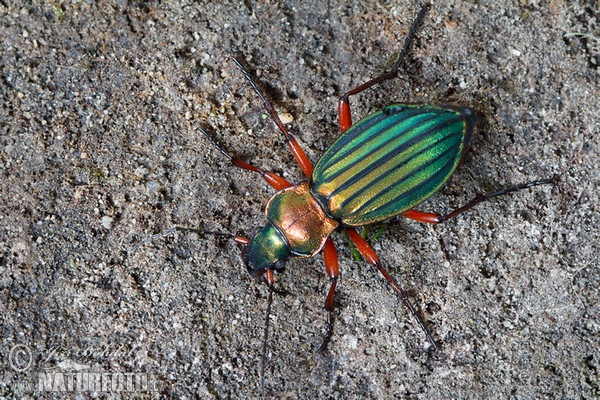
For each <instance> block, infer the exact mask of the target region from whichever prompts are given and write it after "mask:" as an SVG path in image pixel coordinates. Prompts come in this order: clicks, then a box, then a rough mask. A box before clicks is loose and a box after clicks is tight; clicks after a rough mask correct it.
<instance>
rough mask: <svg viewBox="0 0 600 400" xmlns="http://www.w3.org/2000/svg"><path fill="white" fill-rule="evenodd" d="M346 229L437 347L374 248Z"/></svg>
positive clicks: (350, 229)
mask: <svg viewBox="0 0 600 400" xmlns="http://www.w3.org/2000/svg"><path fill="white" fill-rule="evenodd" d="M347 231H348V236H349V237H350V240H351V241H352V243H354V245H355V246H356V248H357V249H358V251H359V252H360V253H361V254H362V256H363V257H364V259H365V260H366V261H367V262H368V263H369V264H371V265H372V266H374V267H375V268H377V269H378V270H379V272H381V274H382V275H383V277H384V278H385V279H386V280H387V281H388V282H389V283H390V284H391V285H392V288H393V289H394V290H395V291H396V293H397V294H398V296H399V297H400V300H402V302H403V303H404V304H405V305H406V307H408V309H409V310H410V312H411V313H412V315H413V316H414V317H415V318H416V319H417V322H418V323H419V325H420V326H421V329H423V331H424V332H425V336H427V340H429V342H430V343H431V345H432V346H433V348H434V349H435V348H437V345H436V344H435V340H434V339H433V336H431V333H430V332H429V329H427V326H425V322H424V321H423V319H422V318H421V316H420V315H419V313H418V312H417V309H416V308H415V307H414V306H413V304H412V303H411V302H410V299H409V298H408V295H407V294H406V292H405V291H404V290H403V289H402V288H401V287H400V285H399V284H398V282H396V280H395V279H394V278H392V276H391V275H390V274H389V273H388V272H387V270H386V269H385V268H383V266H382V265H381V261H379V257H378V256H377V254H376V253H375V250H373V248H372V247H371V245H370V244H369V243H368V242H367V241H366V240H365V239H363V238H362V236H360V235H359V234H358V232H356V230H354V229H353V228H348V229H347Z"/></svg>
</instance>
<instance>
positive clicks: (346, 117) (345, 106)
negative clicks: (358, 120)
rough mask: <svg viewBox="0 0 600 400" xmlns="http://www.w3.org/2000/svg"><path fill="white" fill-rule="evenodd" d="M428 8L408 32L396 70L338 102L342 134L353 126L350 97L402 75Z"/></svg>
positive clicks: (350, 92)
mask: <svg viewBox="0 0 600 400" xmlns="http://www.w3.org/2000/svg"><path fill="white" fill-rule="evenodd" d="M428 7H429V6H428V5H423V6H422V7H421V9H420V10H419V13H418V14H417V17H416V18H415V21H414V22H413V24H412V27H411V28H410V31H409V32H408V36H406V39H405V40H404V46H402V50H401V51H400V55H399V56H398V59H397V60H396V63H395V64H394V68H393V69H392V70H391V71H390V72H388V73H385V74H383V75H380V76H378V77H377V78H374V79H371V80H370V81H368V82H367V83H364V84H362V85H360V86H358V87H356V88H354V89H352V90H350V91H349V92H346V93H344V94H343V95H342V97H340V100H339V102H338V121H339V126H340V132H342V133H344V132H346V130H348V128H350V127H351V126H352V115H351V113H350V96H352V95H355V94H358V93H360V92H362V91H364V90H367V89H368V88H370V87H371V86H373V85H376V84H378V83H380V82H383V81H387V80H389V79H394V78H397V77H398V76H399V75H400V66H401V65H402V62H403V61H404V56H405V55H406V51H407V50H408V45H409V44H410V41H411V40H412V38H413V36H414V34H415V30H416V29H417V26H419V24H420V23H421V20H422V19H423V15H424V14H425V11H427V8H428Z"/></svg>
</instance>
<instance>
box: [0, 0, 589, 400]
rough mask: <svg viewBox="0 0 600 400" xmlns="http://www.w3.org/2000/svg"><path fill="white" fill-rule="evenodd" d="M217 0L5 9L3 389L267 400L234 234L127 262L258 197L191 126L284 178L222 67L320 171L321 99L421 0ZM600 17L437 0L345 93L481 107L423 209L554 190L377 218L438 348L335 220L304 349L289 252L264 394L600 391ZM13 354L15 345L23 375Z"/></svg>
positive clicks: (311, 284)
mask: <svg viewBox="0 0 600 400" xmlns="http://www.w3.org/2000/svg"><path fill="white" fill-rule="evenodd" d="M220 3H224V4H216V2H214V3H213V2H210V1H209V2H207V1H204V0H199V1H196V2H187V1H173V2H165V3H163V2H155V1H148V2H145V1H144V2H130V3H129V2H125V1H120V2H99V3H92V2H77V3H75V4H70V3H67V2H65V3H61V2H11V1H5V2H1V3H0V37H2V43H1V45H0V53H1V61H0V91H1V97H0V174H1V176H2V198H1V199H0V310H1V324H0V330H1V342H0V362H1V363H0V371H1V372H2V376H1V378H2V379H0V397H3V398H17V397H23V396H30V397H34V396H35V397H43V398H44V397H48V398H51V397H55V398H62V397H65V394H64V393H54V392H39V391H35V390H37V376H38V375H37V374H38V373H39V372H44V371H63V372H64V371H107V372H144V373H148V374H151V375H152V376H153V377H154V378H155V379H156V380H157V382H158V391H156V392H151V393H142V394H141V395H142V396H144V397H156V398H158V397H173V398H193V397H199V398H248V397H257V396H259V394H260V392H259V377H260V357H261V346H262V345H261V343H262V332H263V324H264V315H265V309H266V293H267V290H266V287H265V286H264V285H261V284H260V283H259V282H256V281H253V280H251V279H250V278H248V277H247V275H246V272H245V267H244V266H243V265H242V263H241V258H240V251H239V249H238V248H237V246H236V245H235V244H233V243H230V242H228V241H226V240H224V239H216V238H214V237H210V236H208V237H201V236H198V235H196V234H175V235H168V236H165V237H162V238H159V239H156V240H154V241H153V242H152V243H149V244H146V245H145V246H143V247H142V248H141V249H140V250H138V251H137V252H135V253H133V254H129V253H128V252H129V250H131V248H132V247H133V246H134V245H135V244H136V243H139V242H140V241H141V240H143V239H144V238H147V237H149V236H150V235H152V234H155V233H159V232H161V231H163V230H165V229H167V228H169V227H171V226H173V225H181V226H187V227H197V228H203V229H211V230H218V231H226V232H233V233H236V234H242V235H251V234H252V229H253V227H256V226H259V225H260V224H261V223H262V221H263V216H262V206H263V204H265V202H266V200H267V199H268V196H269V195H270V193H272V192H273V191H272V190H271V189H270V188H269V187H268V186H267V185H266V184H265V183H264V182H263V181H262V180H261V179H260V178H259V177H257V176H256V175H253V174H251V173H249V172H247V171H242V170H238V169H235V168H232V167H231V166H230V165H229V163H228V162H227V160H226V159H224V157H223V156H222V154H221V153H219V152H218V151H217V150H216V149H215V148H214V147H213V146H211V145H210V144H209V143H208V142H207V140H205V139H204V138H203V137H202V136H201V135H200V134H199V131H198V127H199V126H204V127H206V129H207V130H208V131H209V132H210V133H211V134H212V135H213V136H214V137H215V138H216V139H217V140H218V141H219V142H221V143H223V144H225V145H226V146H227V147H228V148H229V149H230V150H231V151H232V152H234V153H235V154H238V155H240V156H242V157H243V158H245V159H246V160H249V161H251V162H253V163H256V164H257V165H260V166H263V167H264V168H267V169H272V170H274V171H276V172H278V173H280V174H282V175H283V176H285V177H286V178H288V179H290V180H292V181H299V180H301V179H302V176H301V173H300V170H299V168H298V167H297V165H295V163H294V161H293V159H292V157H291V156H290V155H289V152H288V151H287V149H286V148H285V147H284V146H282V140H281V135H280V134H279V133H278V131H277V130H276V129H275V128H274V126H273V124H272V123H271V122H270V121H269V120H268V119H266V118H265V116H264V111H263V108H262V105H261V103H260V101H259V100H258V99H257V97H256V95H255V94H254V93H253V91H252V89H251V88H250V87H249V85H248V84H247V82H246V81H245V79H244V78H243V76H242V75H241V73H240V71H239V70H238V69H237V68H236V67H235V65H234V64H233V63H232V62H231V61H230V60H228V58H227V57H229V56H231V55H237V56H238V57H239V58H240V59H242V60H243V61H244V62H245V63H246V64H247V65H249V66H250V70H251V72H252V73H253V74H254V75H255V76H256V77H257V79H258V81H259V82H260V85H261V86H262V87H263V88H264V89H265V90H266V92H267V94H268V96H269V97H270V98H271V99H272V100H273V102H274V104H275V107H276V108H277V110H278V111H280V112H289V113H291V114H292V116H293V118H294V121H293V122H292V123H291V124H290V125H289V127H290V130H291V131H292V132H293V133H294V134H295V135H296V136H297V138H298V140H299V142H300V143H301V144H302V146H303V147H304V149H305V150H306V152H307V154H308V155H309V157H310V158H311V160H313V161H316V160H317V159H318V157H319V154H321V153H322V152H323V150H324V149H325V148H326V146H327V145H328V144H330V143H331V142H332V141H333V140H334V138H335V136H336V132H337V126H336V112H335V109H336V101H337V98H338V97H339V96H340V95H341V94H342V93H343V92H344V91H345V90H348V89H349V88H352V87H355V86H357V85H359V84H361V83H363V82H364V81H366V80H367V79H368V78H370V77H374V76H376V75H377V74H380V73H382V72H383V71H385V70H386V68H389V66H390V65H391V64H392V63H393V61H394V57H395V55H396V54H397V52H398V50H399V48H400V47H401V44H402V42H403V40H404V37H405V35H406V33H407V31H408V28H409V27H410V24H411V21H412V19H413V16H414V14H415V12H416V11H417V10H418V7H419V5H418V4H417V3H414V2H404V1H385V0H384V1H380V2H367V1H357V2H346V1H342V0H331V1H328V2H322V1H314V0H307V1H284V2H276V1H268V0H267V1H245V2H237V1H229V2H220ZM599 8H600V4H599V3H598V2H597V1H583V0H581V1H568V2H566V1H557V0H548V1H537V0H521V1H507V0H501V1H474V2H462V1H447V2H444V3H443V4H434V6H433V7H432V9H431V10H430V11H429V13H428V14H427V15H426V18H425V21H424V23H423V26H422V27H421V28H420V29H419V31H418V33H417V37H416V39H415V41H414V43H413V45H412V47H411V49H410V52H409V55H408V57H407V60H406V68H405V71H406V72H405V73H404V74H403V78H402V79H398V80H396V81H394V82H389V83H385V84H383V85H381V86H379V87H377V88H376V89H374V90H371V91H369V92H368V93H365V94H363V95H360V96H357V97H356V98H353V100H352V102H353V105H354V108H353V110H354V116H355V117H359V116H363V115H366V114H368V113H369V112H370V111H372V110H374V109H377V108H379V107H382V106H384V105H386V104H388V103H390V102H393V101H415V102H432V103H446V102H454V103H457V104H463V105H468V106H470V107H472V108H474V109H476V110H477V111H478V112H479V113H480V114H481V119H482V123H481V129H480V131H479V134H478V136H477V138H476V139H475V142H474V144H473V146H472V150H471V152H470V153H469V154H468V156H467V157H466V159H465V161H464V163H463V165H462V166H461V168H460V169H459V172H458V173H457V174H456V175H455V176H454V177H453V179H452V181H451V183H450V184H449V185H448V186H447V187H446V188H444V189H443V190H442V191H441V193H440V194H439V195H436V196H435V197H434V198H433V199H431V200H430V201H428V202H427V203H426V204H424V205H423V206H422V207H421V208H422V209H428V210H435V211H444V210H449V209H451V208H452V207H456V206H459V205H461V204H463V203H465V202H466V201H468V200H469V199H470V198H471V197H473V196H474V194H475V193H477V192H482V191H488V190H493V189H495V188H497V187H501V186H505V185H510V184H515V183H521V182H526V181H528V180H534V179H538V178H545V177H550V176H553V175H557V176H558V177H559V181H558V182H557V184H556V185H554V186H551V185H547V186H543V187H536V188H534V189H531V190H526V191H522V192H519V193H517V194H514V195H511V196H505V197H504V198H499V199H496V200H494V201H491V202H488V203H486V204H481V205H480V206H478V207H477V208H476V209H475V210H473V211H472V212H469V213H468V214H465V215H462V216H460V217H459V218H457V219H456V220H453V221H450V222H448V223H445V224H443V225H440V226H428V225H424V224H419V223H416V222H411V221H407V220H403V219H394V220H393V221H391V222H390V223H389V224H388V225H387V229H386V232H385V234H384V235H383V236H382V237H381V238H379V239H377V240H375V241H374V242H373V245H374V247H375V249H376V250H377V251H378V252H379V254H380V256H381V258H382V260H384V263H385V265H386V266H387V267H389V269H390V271H391V272H392V273H393V274H394V275H395V276H396V277H397V278H398V279H399V280H400V281H401V282H402V285H403V286H404V287H405V288H407V289H408V290H409V292H410V294H411V296H412V298H413V302H414V303H415V304H416V305H417V306H418V308H419V309H421V310H422V312H423V315H424V318H425V319H426V321H427V323H428V325H429V327H430V329H431V331H432V332H433V334H434V336H435V337H436V339H437V340H438V342H439V344H440V346H441V348H440V350H438V351H431V349H428V346H427V343H426V341H425V340H424V336H423V333H422V331H421V330H420V329H419V327H418V326H417V325H416V323H415V321H414V320H413V318H412V316H410V314H408V312H407V311H406V309H405V308H403V306H402V305H401V304H400V303H399V301H398V299H397V298H396V297H395V296H394V295H393V293H392V292H391V290H390V288H389V287H388V285H387V284H386V283H385V281H383V279H381V277H380V276H379V275H378V274H377V273H376V272H375V271H373V270H372V269H371V268H370V267H368V266H366V265H365V263H364V262H358V261H354V260H353V258H352V256H351V254H350V252H349V250H348V247H347V246H346V244H345V240H344V238H343V236H341V235H338V236H336V238H335V240H336V242H337V243H338V244H339V245H340V246H339V248H340V257H341V264H342V273H343V276H342V279H341V282H340V285H339V290H338V296H337V302H338V305H339V308H338V314H337V315H338V319H337V324H336V326H335V336H334V340H333V342H332V343H331V346H330V354H329V355H328V356H327V357H320V356H319V355H317V354H316V352H315V350H316V347H318V345H319V343H320V340H321V338H322V337H323V333H324V328H325V324H324V318H325V315H324V312H323V310H322V305H323V300H324V297H325V295H326V292H327V289H328V282H327V279H326V278H325V276H324V269H323V267H322V264H323V263H322V258H321V257H320V256H318V257H315V258H314V259H308V260H293V261H292V262H290V264H289V268H288V270H287V271H286V273H285V274H283V275H278V276H277V282H278V287H279V288H282V289H285V290H286V291H288V292H289V294H288V295H287V296H285V297H281V296H276V297H275V302H274V306H273V314H272V326H271V340H270V342H269V350H268V354H267V368H266V382H265V387H266V388H265V395H266V397H268V398H271V397H272V398H399V397H404V398H415V399H417V398H423V399H431V398H485V397H488V398H489V397H493V398H570V399H574V398H597V397H598V396H600V376H599V374H600V355H599V354H600V353H599V351H598V349H599V348H600V340H599V333H600V323H599V322H598V321H599V300H600V294H599V289H598V287H599V286H600V282H599V274H598V272H599V271H598V253H597V252H598V248H599V233H598V228H597V227H598V225H599V224H600V217H599V214H598V203H599V198H598V196H599V193H598V183H599V172H598V166H599V157H598V154H599V151H600V149H599V142H600V139H599V134H600V129H599V123H598V110H599V109H600V100H599V98H600V93H599V92H600V90H599V80H600V79H599V78H600V75H599V69H598V64H599V63H600V55H599V53H598V51H599V43H600V42H599V37H600V30H599V29H600V28H599V27H598V20H599ZM572 34H576V35H572ZM586 35H587V36H586ZM16 344H23V345H25V346H27V348H29V350H30V351H31V354H32V357H33V358H32V361H33V363H32V366H31V367H30V368H28V369H26V371H23V372H19V371H16V370H15V369H14V368H12V367H13V366H15V364H17V366H18V365H20V364H19V363H22V362H24V361H26V360H24V359H23V357H24V356H26V355H27V354H26V353H23V352H21V353H12V355H13V357H15V358H14V359H11V358H10V355H11V353H10V350H11V349H12V348H13V346H15V345H16ZM19 357H21V358H19ZM30 385H33V388H32V387H31V386H30ZM34 389H35V390H34ZM68 395H69V396H70V395H71V394H68ZM93 395H94V394H93V393H80V396H82V397H90V396H93ZM98 395H101V396H103V397H104V396H107V397H113V398H116V397H120V396H122V395H123V396H131V395H132V394H125V395H124V394H122V393H116V392H111V393H107V394H98Z"/></svg>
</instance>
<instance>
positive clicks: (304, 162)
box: [232, 58, 313, 179]
mask: <svg viewBox="0 0 600 400" xmlns="http://www.w3.org/2000/svg"><path fill="white" fill-rule="evenodd" d="M232 60H233V62H235V64H236V65H237V66H238V67H239V68H240V69H241V70H242V73H243V74H244V76H245V77H246V78H247V79H248V81H249V82H250V85H251V86H252V88H253V89H254V91H255V92H256V94H258V97H260V99H261V100H262V102H263V104H264V105H265V108H266V110H267V113H269V116H270V117H271V119H272V120H273V122H275V125H277V127H278V128H279V130H280V131H281V133H282V134H283V136H284V137H285V141H286V143H287V145H288V147H289V148H290V151H291V152H292V155H293V156H294V158H295V159H296V161H297V162H298V164H299V165H300V168H301V169H302V172H304V175H306V177H307V178H309V179H310V176H311V174H312V170H313V166H312V164H311V162H310V160H309V159H308V157H307V156H306V153H304V150H302V147H300V145H299V144H298V142H297V141H296V139H294V137H293V136H292V135H291V134H290V133H289V132H288V131H287V129H286V128H285V125H284V124H283V122H281V119H280V118H279V115H277V111H275V107H273V104H271V102H270V101H269V100H268V99H267V97H266V96H265V95H264V93H263V92H262V90H261V89H260V87H258V85H257V84H256V82H254V79H252V77H251V76H250V74H249V73H248V71H246V68H244V66H243V65H242V63H240V62H239V61H238V60H236V59H235V58H232Z"/></svg>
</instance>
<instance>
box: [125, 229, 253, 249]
mask: <svg viewBox="0 0 600 400" xmlns="http://www.w3.org/2000/svg"><path fill="white" fill-rule="evenodd" d="M173 232H186V233H197V234H199V235H213V236H221V237H224V238H227V239H233V240H234V241H235V242H236V243H239V244H248V243H249V242H250V241H249V240H248V239H247V238H245V237H243V236H235V235H232V234H231V233H227V232H214V231H205V230H202V229H196V228H186V227H184V226H174V227H172V228H169V229H167V230H165V231H162V232H161V233H157V234H156V235H152V236H150V237H149V238H146V239H144V240H142V241H141V242H139V243H138V244H136V245H135V246H133V247H132V248H131V251H130V252H129V254H133V253H135V252H136V251H137V250H138V249H139V248H140V247H142V246H143V245H145V244H147V243H150V242H152V241H154V240H156V239H160V238H161V237H164V236H167V235H169V234H171V233H173Z"/></svg>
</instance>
